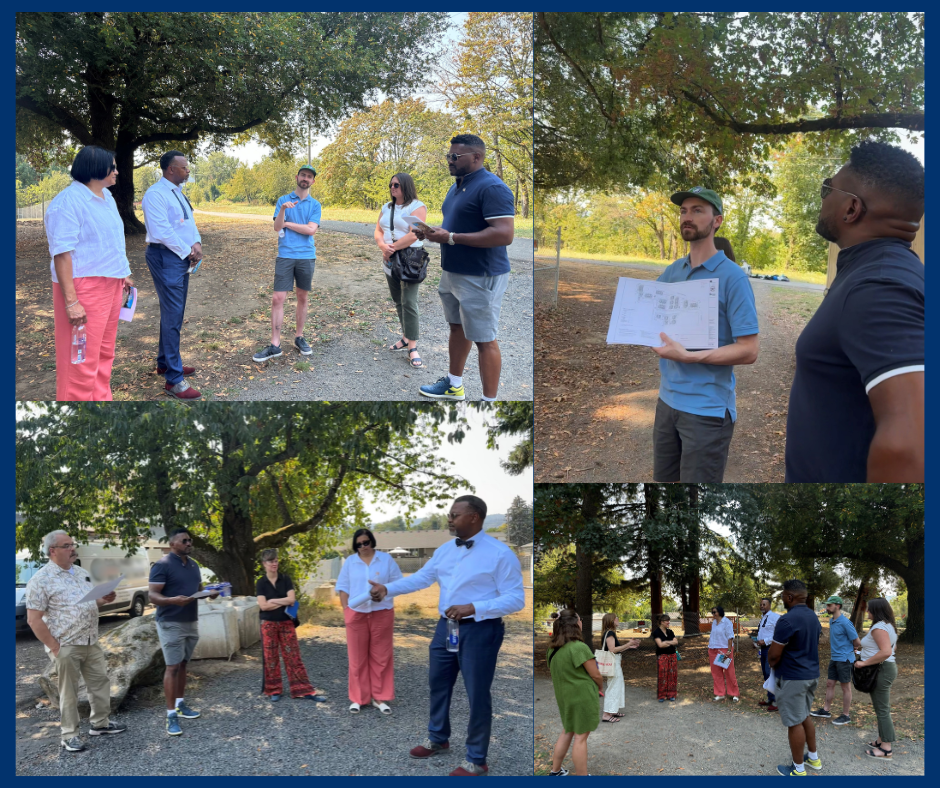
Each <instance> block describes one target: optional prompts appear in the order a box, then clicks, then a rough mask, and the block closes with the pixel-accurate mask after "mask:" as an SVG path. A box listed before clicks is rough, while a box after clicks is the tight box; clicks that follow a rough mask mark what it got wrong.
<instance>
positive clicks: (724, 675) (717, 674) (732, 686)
mask: <svg viewBox="0 0 940 788" xmlns="http://www.w3.org/2000/svg"><path fill="white" fill-rule="evenodd" d="M727 653H728V649H726V648H710V649H708V664H709V665H711V669H712V685H713V687H714V689H715V695H717V696H718V697H719V698H723V697H725V695H730V696H731V697H733V698H736V697H738V696H739V695H740V694H741V693H740V692H739V691H738V677H737V676H735V675H734V660H732V661H731V664H730V665H729V666H728V667H727V668H719V667H718V666H717V665H716V664H715V657H717V656H718V655H719V654H727ZM725 685H727V688H728V690H727V692H725Z"/></svg>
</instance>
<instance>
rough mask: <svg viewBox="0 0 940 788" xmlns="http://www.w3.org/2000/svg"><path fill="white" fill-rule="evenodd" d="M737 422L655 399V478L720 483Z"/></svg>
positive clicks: (728, 414)
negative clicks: (682, 409) (677, 408)
mask: <svg viewBox="0 0 940 788" xmlns="http://www.w3.org/2000/svg"><path fill="white" fill-rule="evenodd" d="M732 435H734V422H733V421H731V414H730V413H729V412H728V410H727V409H725V416H724V418H720V417H718V416H699V415H697V414H695V413H686V412H685V411H681V410H676V409H675V408H673V407H670V406H669V405H667V404H666V403H665V402H663V401H662V400H661V399H660V400H657V401H656V418H655V421H654V423H653V479H654V480H655V481H657V482H687V483H688V482H696V483H697V482H716V483H717V482H721V481H722V479H723V478H724V475H725V465H727V463H728V447H729V446H730V445H731V436H732Z"/></svg>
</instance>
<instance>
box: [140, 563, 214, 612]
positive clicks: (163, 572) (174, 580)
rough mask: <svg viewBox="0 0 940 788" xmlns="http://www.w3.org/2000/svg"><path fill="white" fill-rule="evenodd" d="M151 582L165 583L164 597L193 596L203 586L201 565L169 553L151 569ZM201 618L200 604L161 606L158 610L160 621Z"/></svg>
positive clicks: (194, 602)
mask: <svg viewBox="0 0 940 788" xmlns="http://www.w3.org/2000/svg"><path fill="white" fill-rule="evenodd" d="M150 582H151V583H163V590H162V591H161V592H160V593H161V594H163V596H192V595H193V594H195V593H196V592H197V591H198V590H199V586H200V585H202V574H201V573H200V571H199V564H197V563H196V562H195V561H193V559H192V558H187V559H186V564H185V565H184V564H183V559H182V558H180V557H179V556H178V555H177V554H176V553H167V554H166V555H165V556H163V558H161V559H160V560H159V561H157V562H156V563H155V564H154V565H153V566H152V567H150ZM198 618H199V603H198V602H196V601H193V602H190V603H189V604H188V605H184V606H183V607H179V606H177V605H161V606H160V607H158V608H157V620H158V621H197V620H198Z"/></svg>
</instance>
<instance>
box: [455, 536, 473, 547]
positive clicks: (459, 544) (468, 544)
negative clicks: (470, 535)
mask: <svg viewBox="0 0 940 788" xmlns="http://www.w3.org/2000/svg"><path fill="white" fill-rule="evenodd" d="M457 547H466V548H467V549H468V550H469V549H470V548H471V547H473V540H472V539H467V541H466V542H465V541H464V540H463V539H461V538H460V537H457Z"/></svg>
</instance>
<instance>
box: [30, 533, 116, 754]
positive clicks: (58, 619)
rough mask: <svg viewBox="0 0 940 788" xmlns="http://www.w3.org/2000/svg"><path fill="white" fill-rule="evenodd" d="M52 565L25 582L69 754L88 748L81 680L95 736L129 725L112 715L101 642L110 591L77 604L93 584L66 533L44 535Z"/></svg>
mask: <svg viewBox="0 0 940 788" xmlns="http://www.w3.org/2000/svg"><path fill="white" fill-rule="evenodd" d="M42 546H43V552H44V553H45V554H46V555H48V556H49V563H47V564H46V565H45V566H43V567H42V569H40V570H39V571H38V572H36V574H34V575H33V576H32V578H30V580H29V582H28V583H27V584H26V621H27V623H28V624H29V626H30V627H31V628H32V630H33V632H34V633H35V635H36V637H37V638H39V640H40V641H41V642H42V644H43V645H44V646H45V647H46V651H47V653H49V654H50V655H51V656H52V658H53V660H55V665H56V673H57V674H58V677H59V713H60V715H61V718H62V722H61V726H62V734H61V742H62V746H63V747H65V749H66V750H68V751H69V752H81V751H82V750H84V749H85V745H84V744H83V743H82V740H81V737H80V736H79V734H78V723H79V716H78V693H77V691H76V690H77V689H78V680H79V676H81V677H82V678H83V679H84V680H85V686H86V687H87V688H88V701H89V703H90V704H91V728H90V729H89V731H88V732H89V734H90V735H92V736H103V735H106V734H113V733H124V731H126V730H127V727H126V726H124V725H116V724H115V723H113V722H111V721H110V720H109V719H108V712H109V711H110V709H111V688H110V682H109V681H108V663H107V660H106V659H105V656H104V650H103V649H102V648H101V646H99V645H98V608H100V607H101V606H102V605H107V604H108V603H110V602H113V601H114V599H115V597H116V596H117V595H116V594H115V592H114V591H112V592H111V593H110V594H108V595H107V596H103V597H101V598H100V599H98V600H96V601H95V602H79V600H80V599H81V598H82V597H84V596H85V594H87V593H88V592H89V591H90V590H91V589H92V587H93V583H92V580H91V575H89V574H88V572H86V571H85V570H84V569H82V568H81V567H80V566H76V565H74V564H73V562H74V561H75V558H76V557H77V556H78V553H77V552H76V550H75V541H74V540H73V539H71V538H70V537H69V535H68V533H67V532H65V531H52V532H51V533H48V534H46V535H45V537H43V542H42Z"/></svg>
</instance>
